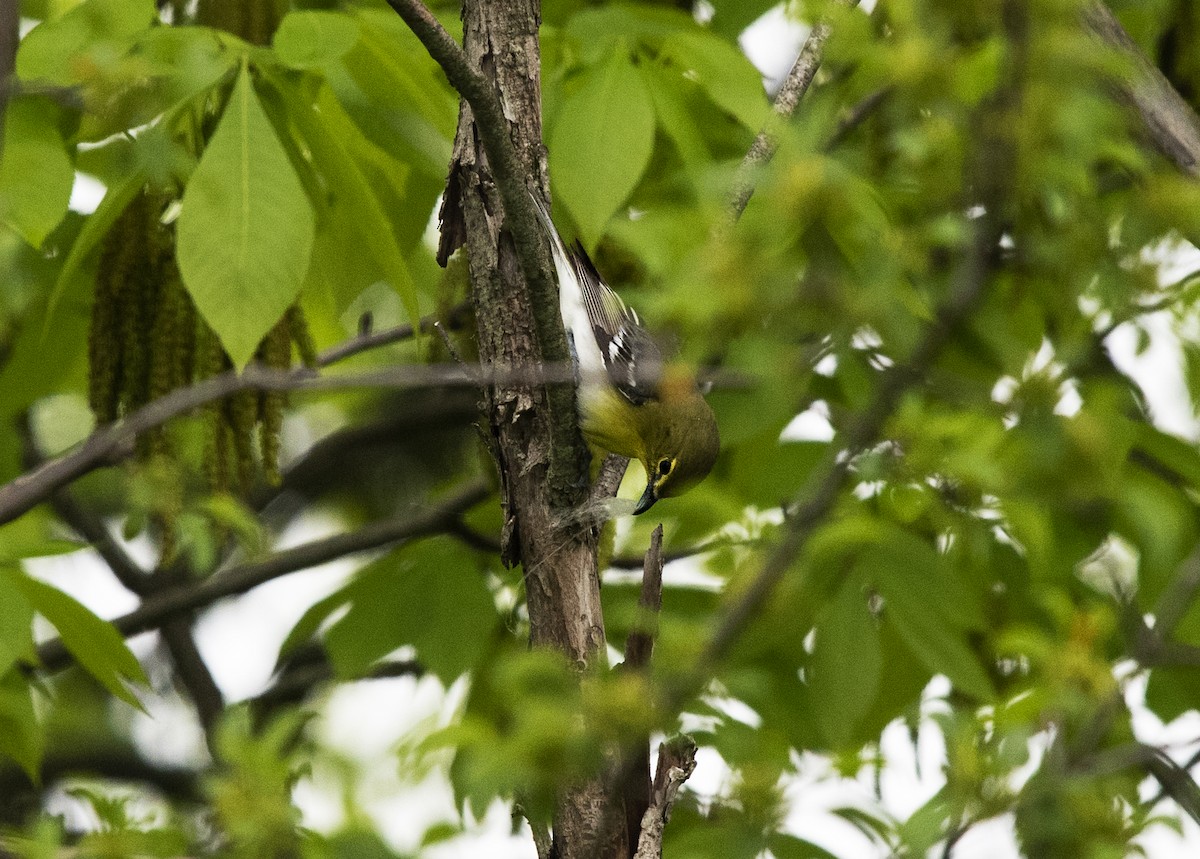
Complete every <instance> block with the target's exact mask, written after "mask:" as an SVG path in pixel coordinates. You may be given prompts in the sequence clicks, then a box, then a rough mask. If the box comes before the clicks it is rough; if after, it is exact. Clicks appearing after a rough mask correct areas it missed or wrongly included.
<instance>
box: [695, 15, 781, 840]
mask: <svg viewBox="0 0 1200 859" xmlns="http://www.w3.org/2000/svg"><path fill="white" fill-rule="evenodd" d="M776 5H778V4H776V3H775V2H774V0H713V2H712V7H713V18H712V24H711V26H712V27H713V29H714V30H716V31H717V32H719V33H721V34H722V35H723V36H725V37H726V38H729V39H737V37H738V36H739V35H740V34H741V32H742V31H743V30H745V29H746V28H747V27H749V26H750V25H751V24H753V23H754V22H755V21H756V20H758V18H759V17H760V16H761V15H762V14H763V13H765V12H766V11H767V10H768V9H771V8H772V7H774V6H776ZM779 859H783V857H782V856H780V857H779Z"/></svg>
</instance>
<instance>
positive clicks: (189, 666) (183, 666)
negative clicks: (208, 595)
mask: <svg viewBox="0 0 1200 859" xmlns="http://www.w3.org/2000/svg"><path fill="white" fill-rule="evenodd" d="M162 636H163V642H164V643H165V644H166V646H167V652H169V653H170V654H171V661H172V662H174V663H175V673H176V676H177V677H178V678H179V682H180V683H182V684H183V688H185V689H186V690H187V693H188V696H189V697H190V698H191V699H192V703H193V704H195V705H196V714H197V715H198V716H199V717H200V725H201V726H202V727H203V728H204V735H205V736H206V737H207V738H208V740H209V745H210V747H211V746H212V740H213V731H214V730H215V728H216V726H217V722H218V721H219V720H220V718H221V714H222V713H224V712H225V696H224V695H222V694H221V689H220V687H218V686H217V681H216V680H214V679H213V676H212V672H211V671H209V670H208V665H207V664H206V663H205V661H204V657H203V656H201V655H200V649H199V648H198V647H196V639H195V637H194V636H193V634H192V621H191V617H190V615H189V614H186V613H185V614H179V615H175V616H173V617H170V618H168V619H167V620H166V622H164V623H163V625H162Z"/></svg>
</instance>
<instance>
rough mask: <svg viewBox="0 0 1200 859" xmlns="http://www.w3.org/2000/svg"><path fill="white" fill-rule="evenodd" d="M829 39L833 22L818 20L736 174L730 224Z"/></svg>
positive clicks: (776, 145) (851, 2)
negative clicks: (830, 25) (769, 115)
mask: <svg viewBox="0 0 1200 859" xmlns="http://www.w3.org/2000/svg"><path fill="white" fill-rule="evenodd" d="M841 2H843V3H845V4H847V5H850V6H857V5H858V0H841ZM828 38H829V24H827V23H826V22H825V21H818V22H817V23H816V24H815V25H813V28H812V29H811V30H810V31H809V33H808V38H807V39H805V40H804V47H802V48H801V49H800V54H799V56H797V57H796V62H795V63H793V64H792V68H791V71H789V72H788V74H787V77H786V78H784V81H783V85H782V86H780V88H779V92H777V93H776V94H775V101H774V102H773V104H772V111H773V112H772V115H771V117H770V118H769V119H768V120H767V122H766V124H765V125H764V126H763V128H762V130H761V131H759V133H758V136H757V137H756V138H754V143H753V144H752V145H751V146H750V151H749V152H747V153H746V156H745V157H744V158H743V159H742V163H741V165H740V166H739V167H738V170H737V174H736V175H735V176H734V179H733V192H732V194H731V195H730V200H729V206H728V207H727V221H726V225H725V226H726V227H729V226H731V225H732V224H733V223H734V222H735V221H737V219H738V218H740V217H741V216H742V212H744V211H745V210H746V205H747V204H748V203H749V202H750V197H751V196H752V195H753V194H754V185H755V180H756V176H755V174H756V173H757V172H758V171H759V170H760V169H761V168H763V167H765V166H766V165H767V163H768V162H770V160H771V158H772V157H774V155H775V150H776V149H778V148H779V130H780V129H781V128H782V127H783V125H784V123H786V122H787V121H788V119H790V118H791V116H792V114H793V113H795V112H796V106H797V105H798V104H800V99H802V98H803V97H804V94H805V93H806V92H808V88H809V86H811V85H812V82H813V78H814V77H816V74H817V69H819V68H820V67H821V56H822V54H823V53H824V51H825V41H826V40H827V39H828Z"/></svg>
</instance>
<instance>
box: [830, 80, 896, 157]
mask: <svg viewBox="0 0 1200 859" xmlns="http://www.w3.org/2000/svg"><path fill="white" fill-rule="evenodd" d="M894 91H895V87H890V86H888V87H881V88H880V89H877V90H875V91H874V92H870V93H867V94H866V95H865V96H863V98H862V100H860V101H859V102H858V103H857V104H855V105H853V106H852V107H851V108H850V109H849V110H848V111H846V114H845V115H844V116H843V117H842V119H841V120H840V121H839V122H838V124H837V128H835V129H834V130H833V134H831V135H830V137H829V140H828V141H826V143H825V146H824V147H823V151H825V152H832V151H833V150H834V149H837V147H838V146H839V145H841V143H842V141H843V140H845V139H846V138H847V137H849V136H850V134H851V132H853V131H854V129H856V128H858V127H859V126H860V125H862V124H863V122H864V121H865V120H866V119H867V117H869V116H870V115H871V114H872V113H874V112H875V110H876V109H877V108H878V107H879V105H881V104H883V103H884V102H885V101H887V99H888V96H890V95H891V94H892V93H893V92H894Z"/></svg>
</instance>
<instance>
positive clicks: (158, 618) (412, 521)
mask: <svg viewBox="0 0 1200 859" xmlns="http://www.w3.org/2000/svg"><path fill="white" fill-rule="evenodd" d="M488 493H489V490H488V488H487V486H485V485H484V483H483V482H482V481H479V482H476V483H472V484H470V485H468V486H467V487H466V488H464V489H462V490H460V491H459V492H458V493H457V494H455V495H453V496H451V497H450V498H448V499H446V501H444V502H442V504H440V505H438V506H437V507H434V508H432V509H430V510H427V511H425V512H423V513H416V514H408V515H405V516H397V517H395V518H393V519H388V520H385V521H382V522H372V523H371V524H369V525H365V526H363V527H362V528H359V529H357V530H355V531H352V532H349V533H345V534H337V535H335V536H333V537H327V538H325V539H323V540H314V541H312V542H310V543H304V544H303V545H300V546H296V547H295V548H292V549H285V550H283V551H281V552H276V553H275V554H273V555H270V556H269V557H267V558H264V559H263V560H261V561H256V562H252V563H246V564H238V565H235V566H232V567H229V568H227V569H225V570H223V571H221V572H218V573H216V574H215V575H213V576H212V577H211V578H208V579H205V580H204V581H201V582H196V583H195V584H190V585H187V586H184V587H179V588H175V589H171V590H167V591H163V592H162V593H159V594H155V595H154V596H152V597H150V598H149V599H147V600H146V601H145V602H143V603H142V604H141V605H140V606H138V608H136V609H134V610H133V611H131V612H129V613H128V614H126V615H123V616H121V617H119V618H117V619H116V620H114V621H113V622H112V623H113V625H114V626H115V627H116V628H117V630H118V631H119V632H120V633H121V634H122V635H125V636H131V635H137V634H138V633H140V632H146V631H147V630H150V629H155V628H157V627H159V626H161V625H162V624H163V622H164V621H165V620H167V619H168V618H171V617H173V616H176V615H178V614H180V613H181V612H187V611H194V610H195V609H198V608H202V607H204V606H207V605H211V604H212V603H214V602H216V601H217V600H219V599H222V598H223V597H227V596H233V595H235V594H242V593H245V592H246V591H248V590H251V589H253V588H256V587H258V586H259V585H261V584H264V583H266V582H269V581H271V580H272V579H277V578H279V577H280V576H286V575H287V574H288V573H294V572H296V571H298V570H304V569H308V568H309V567H315V566H317V565H319V564H324V563H327V562H329V561H332V560H335V559H337V558H341V557H345V556H346V555H351V554H355V553H357V552H365V551H369V550H371V549H378V548H380V547H382V546H387V545H389V544H392V543H398V542H401V541H404V540H412V539H414V538H416V537H424V536H428V535H430V534H437V533H440V532H442V531H444V530H445V529H446V528H447V527H449V526H450V524H451V523H452V522H454V521H455V520H456V519H457V518H458V517H459V516H460V515H461V514H462V513H463V511H465V510H466V509H467V508H469V507H471V506H472V505H474V504H476V503H478V502H480V501H482V500H483V499H484V498H486V497H487V496H488ZM38 658H39V661H40V662H41V664H42V665H43V666H44V667H45V668H46V669H47V670H50V671H55V670H58V669H60V668H63V667H65V666H66V665H68V664H69V663H70V662H71V656H70V654H69V653H68V652H67V650H66V648H65V647H64V646H63V643H62V640H61V639H57V638H56V639H52V640H50V641H47V642H46V643H44V644H42V645H41V646H40V647H39V648H38Z"/></svg>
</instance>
